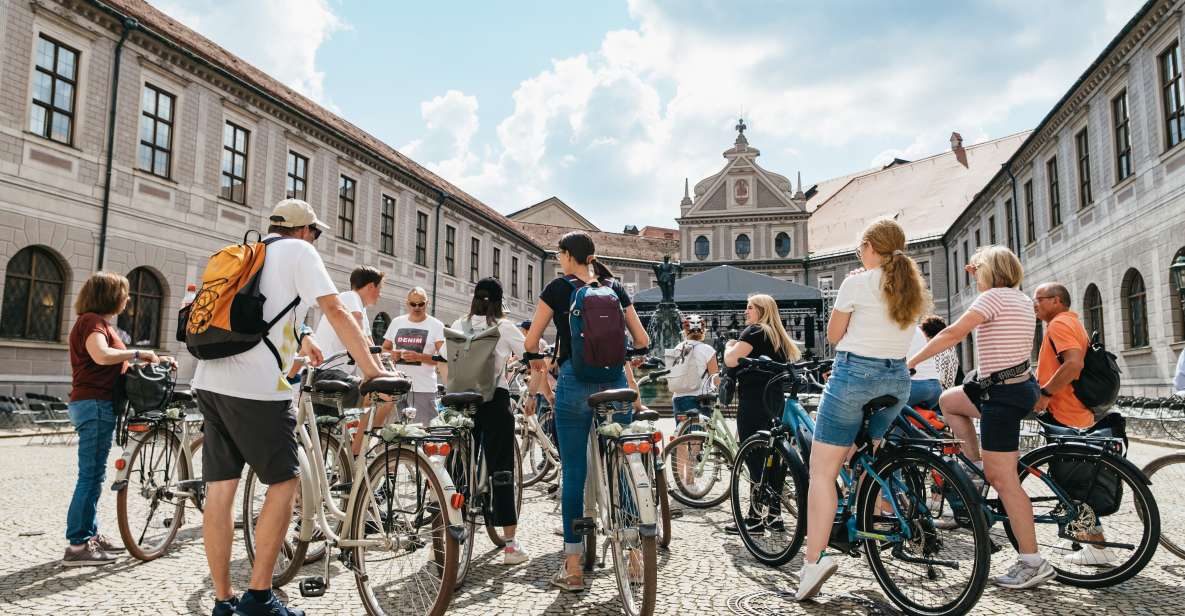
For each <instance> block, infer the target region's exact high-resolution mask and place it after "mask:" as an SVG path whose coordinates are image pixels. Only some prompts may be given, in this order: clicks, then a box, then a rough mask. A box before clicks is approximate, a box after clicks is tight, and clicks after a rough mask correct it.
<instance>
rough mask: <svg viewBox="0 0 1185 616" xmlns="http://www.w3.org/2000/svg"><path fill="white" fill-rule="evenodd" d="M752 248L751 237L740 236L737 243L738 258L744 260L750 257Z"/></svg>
mask: <svg viewBox="0 0 1185 616" xmlns="http://www.w3.org/2000/svg"><path fill="white" fill-rule="evenodd" d="M750 248H751V246H750V242H749V236H748V235H746V234H744V233H742V234H740V235H738V236H737V241H736V249H737V256H738V257H741V258H742V259H743V258H745V257H747V256H749V249H750Z"/></svg>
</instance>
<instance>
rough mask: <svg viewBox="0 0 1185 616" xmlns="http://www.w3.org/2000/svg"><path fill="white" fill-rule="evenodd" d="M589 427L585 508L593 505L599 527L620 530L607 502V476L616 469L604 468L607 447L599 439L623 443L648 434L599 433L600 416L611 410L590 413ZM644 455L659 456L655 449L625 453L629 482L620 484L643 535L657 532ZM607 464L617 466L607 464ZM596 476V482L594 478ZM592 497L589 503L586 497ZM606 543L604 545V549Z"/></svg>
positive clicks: (639, 439)
mask: <svg viewBox="0 0 1185 616" xmlns="http://www.w3.org/2000/svg"><path fill="white" fill-rule="evenodd" d="M593 414H594V416H593V421H592V427H591V429H590V430H589V437H588V457H589V460H588V480H587V481H586V482H585V485H586V492H585V505H584V508H585V511H586V512H587V511H589V509H590V507H594V506H595V509H596V512H597V513H598V516H599V518H600V522H601V528H603V529H606V530H607V531H609V532H620V531H621V530H622V529H620V528H615V524H614V522H613V519H612V510H611V509H610V505H609V477H610V473H611V472H614V471H616V470H618V469H616V468H607V467H606V465H605V460H606V458H607V456H608V454H609V452H610V450H608V449H606V448H605V447H603V443H602V439H603V440H604V441H605V442H608V443H613V445H614V446H617V445H620V444H623V443H625V442H628V441H641V440H649V439H650V435H648V434H636V435H623V436H620V437H617V438H610V437H607V436H602V435H601V434H600V433H599V432H598V431H597V428H598V426H599V425H600V423H601V422H600V419H601V417H600V416H601V415H602V414H604V415H610V417H609V419H610V420H611V419H612V415H614V414H616V413H613V412H609V413H604V412H602V411H601V410H600V409H598V410H595V411H594V412H593ZM643 455H658V454H657V453H655V450H651V453H649V454H642V453H631V454H626V455H625V459H626V462H627V463H628V465H629V466H628V469H627V473H628V481H629V485H625V486H619V488H620V489H621V490H622V491H623V492H625V493H624V494H622V496H623V497H624V498H629V499H630V501H632V502H633V503H634V507H635V508H636V509H637V512H638V518H639V523H638V532H639V534H640V535H642V536H643V537H655V536H657V534H658V527H657V517H658V516H657V513H656V508H657V504H656V503H655V502H654V500H653V499H652V498H651V496H650V487H651V486H650V477H649V475H648V474H647V473H646V467H645V465H646V462H645V461H644V460H643V458H642V456H643ZM608 466H609V467H613V466H616V465H615V464H609V465H608ZM616 476H617V477H621V474H620V473H616ZM593 477H596V481H593ZM590 499H591V501H592V502H591V503H590V502H589V500H590ZM607 547H608V544H606V549H607Z"/></svg>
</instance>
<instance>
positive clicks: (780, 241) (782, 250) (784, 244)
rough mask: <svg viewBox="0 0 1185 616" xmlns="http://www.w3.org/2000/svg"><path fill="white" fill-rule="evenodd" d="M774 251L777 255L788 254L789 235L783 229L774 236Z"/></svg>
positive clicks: (783, 255)
mask: <svg viewBox="0 0 1185 616" xmlns="http://www.w3.org/2000/svg"><path fill="white" fill-rule="evenodd" d="M774 252H776V253H778V256H779V257H783V258H785V257H787V256H789V255H790V235H789V234H787V233H786V232H785V231H783V232H781V233H779V234H778V235H777V237H775V238H774Z"/></svg>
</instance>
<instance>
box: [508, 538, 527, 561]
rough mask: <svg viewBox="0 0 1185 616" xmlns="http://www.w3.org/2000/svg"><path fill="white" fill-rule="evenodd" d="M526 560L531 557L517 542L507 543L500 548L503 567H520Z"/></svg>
mask: <svg viewBox="0 0 1185 616" xmlns="http://www.w3.org/2000/svg"><path fill="white" fill-rule="evenodd" d="M528 560H531V555H530V554H528V553H527V551H526V550H524V549H523V548H522V546H521V545H519V544H518V542H517V541H512V542H509V543H507V544H506V547H504V548H502V564H503V565H521V564H523V563H525V562H527V561H528Z"/></svg>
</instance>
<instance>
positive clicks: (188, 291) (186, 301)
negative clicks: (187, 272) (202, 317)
mask: <svg viewBox="0 0 1185 616" xmlns="http://www.w3.org/2000/svg"><path fill="white" fill-rule="evenodd" d="M195 297H197V285H196V284H194V283H192V282H191V283H189V284H188V285H186V286H185V297H184V298H183V299H182V300H181V306H182V307H185V306H188V305H190V304H192V303H193V299H194V298H195Z"/></svg>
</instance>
